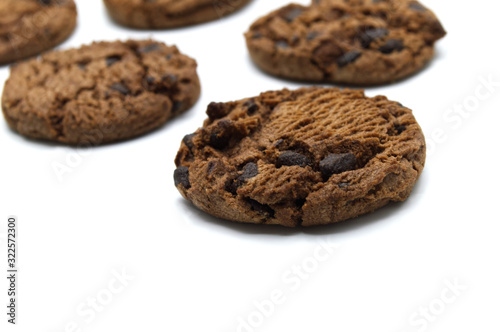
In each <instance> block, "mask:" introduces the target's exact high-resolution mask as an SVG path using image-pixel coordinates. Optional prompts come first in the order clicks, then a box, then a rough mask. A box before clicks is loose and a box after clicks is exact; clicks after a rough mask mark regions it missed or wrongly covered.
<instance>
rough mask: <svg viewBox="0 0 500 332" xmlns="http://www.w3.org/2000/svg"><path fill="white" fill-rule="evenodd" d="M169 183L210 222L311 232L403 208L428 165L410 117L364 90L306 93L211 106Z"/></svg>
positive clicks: (417, 129) (188, 140)
mask: <svg viewBox="0 0 500 332" xmlns="http://www.w3.org/2000/svg"><path fill="white" fill-rule="evenodd" d="M207 114H208V116H209V118H208V119H207V120H206V121H205V123H204V126H203V128H200V129H198V130H197V131H196V132H195V133H194V134H191V135H187V136H186V137H184V139H183V141H182V144H181V148H180V150H179V152H178V154H177V157H176V160H175V162H176V165H177V169H176V171H175V174H174V180H175V185H176V187H177V189H178V190H179V191H180V193H181V194H182V196H183V197H184V198H186V199H188V200H190V201H191V202H192V203H193V204H194V205H196V206H197V207H198V208H200V209H201V210H204V211H206V212H208V213H210V214H211V215H214V216H216V217H220V218H224V219H228V220H233V221H238V222H243V223H257V224H280V225H284V226H290V227H294V226H300V225H302V226H314V225H322V224H330V223H334V222H338V221H342V220H346V219H349V218H353V217H356V216H359V215H362V214H365V213H368V212H371V211H374V210H375V209H378V208H380V207H382V206H384V205H386V204H387V203H389V202H391V201H403V200H405V199H406V198H407V197H408V196H409V195H410V192H411V190H412V188H413V186H414V184H415V183H416V181H417V179H418V178H419V176H420V174H421V172H422V170H423V167H424V163H425V140H424V136H423V134H422V131H421V129H420V127H419V125H418V124H417V122H416V120H415V118H414V117H413V115H412V111H411V110H409V109H408V108H406V107H403V106H402V105H401V104H399V103H396V102H393V101H389V100H387V98H386V97H383V96H377V97H374V98H368V97H365V95H364V93H363V91H362V90H339V89H335V88H329V89H328V88H304V89H299V90H296V91H289V90H282V91H271V92H266V93H262V94H261V95H260V96H258V97H255V98H251V99H245V100H240V101H236V102H229V103H212V104H210V105H209V106H208V109H207Z"/></svg>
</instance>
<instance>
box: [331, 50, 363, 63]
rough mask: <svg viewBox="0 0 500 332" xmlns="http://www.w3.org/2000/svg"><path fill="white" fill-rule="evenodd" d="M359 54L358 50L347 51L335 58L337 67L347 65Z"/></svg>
mask: <svg viewBox="0 0 500 332" xmlns="http://www.w3.org/2000/svg"><path fill="white" fill-rule="evenodd" d="M360 56H361V52H359V51H350V52H347V53H345V54H344V55H342V56H341V57H340V58H339V59H338V60H337V64H338V66H339V67H344V66H347V65H348V64H350V63H352V62H354V61H356V60H357V59H358V58H359V57H360Z"/></svg>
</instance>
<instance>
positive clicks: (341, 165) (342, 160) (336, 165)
mask: <svg viewBox="0 0 500 332" xmlns="http://www.w3.org/2000/svg"><path fill="white" fill-rule="evenodd" d="M319 169H320V171H321V174H323V178H325V179H328V178H330V176H332V175H333V174H340V173H343V172H347V171H352V170H354V169H356V156H355V155H354V154H353V153H342V154H329V155H328V156H327V157H326V158H325V159H323V160H322V161H321V162H320V163H319Z"/></svg>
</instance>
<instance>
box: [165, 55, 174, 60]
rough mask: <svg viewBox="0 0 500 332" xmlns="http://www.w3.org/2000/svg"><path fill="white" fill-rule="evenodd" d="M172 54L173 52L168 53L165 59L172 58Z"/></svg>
mask: <svg viewBox="0 0 500 332" xmlns="http://www.w3.org/2000/svg"><path fill="white" fill-rule="evenodd" d="M172 56H173V55H172V54H167V56H166V57H165V59H167V60H170V59H172Z"/></svg>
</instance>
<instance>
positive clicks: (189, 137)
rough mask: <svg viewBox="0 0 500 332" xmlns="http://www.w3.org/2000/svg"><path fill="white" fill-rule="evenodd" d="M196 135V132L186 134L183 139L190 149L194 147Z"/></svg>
mask: <svg viewBox="0 0 500 332" xmlns="http://www.w3.org/2000/svg"><path fill="white" fill-rule="evenodd" d="M195 136H196V133H192V134H189V135H186V136H184V138H183V139H182V142H184V144H186V146H187V147H188V149H189V150H192V149H193V147H194V143H193V138H194V137H195Z"/></svg>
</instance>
